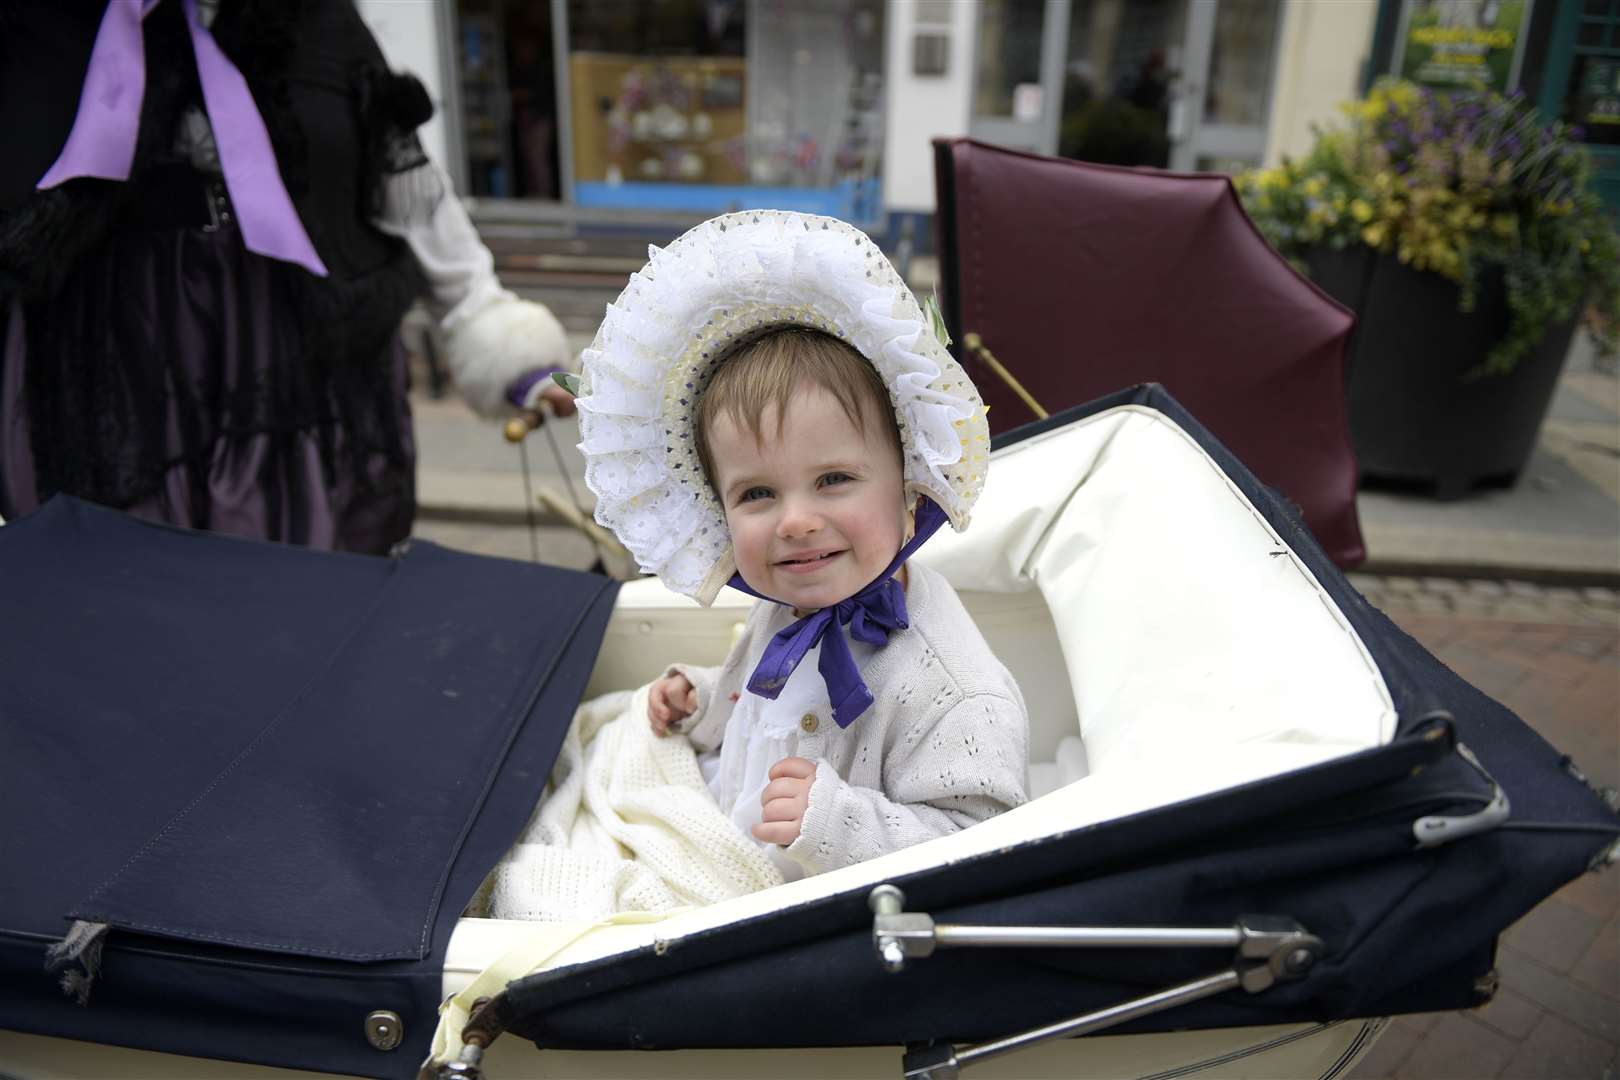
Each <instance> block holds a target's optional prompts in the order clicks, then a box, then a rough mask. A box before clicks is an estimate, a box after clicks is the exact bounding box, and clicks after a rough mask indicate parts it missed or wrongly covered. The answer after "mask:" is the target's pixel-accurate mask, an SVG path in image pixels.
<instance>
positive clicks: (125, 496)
mask: <svg viewBox="0 0 1620 1080" xmlns="http://www.w3.org/2000/svg"><path fill="white" fill-rule="evenodd" d="M7 7H8V10H7V11H5V12H3V13H0V115H3V116H4V118H5V128H6V130H7V131H8V139H7V142H8V150H9V153H8V154H7V155H6V156H5V160H3V161H0V516H3V517H7V518H10V517H15V516H18V515H21V514H25V513H27V512H28V511H30V510H32V509H33V508H34V507H35V506H37V505H38V504H39V503H41V502H42V501H44V500H45V499H47V498H49V497H50V496H51V495H53V494H55V493H57V492H67V493H71V494H73V495H77V496H80V497H82V498H86V499H90V500H93V501H95V502H98V503H102V504H105V505H108V506H114V507H118V508H121V509H125V510H128V511H130V512H132V513H134V514H137V515H139V516H142V517H146V518H151V519H154V520H160V521H167V522H171V523H174V524H178V525H184V526H189V527H194V528H200V529H211V530H217V531H221V532H228V533H233V534H236V535H240V536H248V537H257V538H263V539H271V540H279V541H286V542H290V543H297V544H308V545H312V546H317V547H324V548H337V549H343V550H349V551H362V552H378V553H381V552H386V551H387V550H388V549H389V547H390V546H391V545H393V544H394V543H396V542H398V541H400V540H402V539H404V538H405V537H406V536H407V535H408V534H409V532H410V528H411V523H412V518H413V515H414V510H415V482H414V467H415V463H414V446H413V441H412V434H411V422H410V412H409V406H408V400H407V394H406V391H407V386H406V369H405V363H404V356H403V352H402V350H401V349H400V347H399V345H398V342H397V337H396V330H397V327H398V324H399V320H400V317H401V316H402V315H403V314H404V312H405V310H406V308H407V307H408V306H409V305H410V303H411V301H412V300H413V298H414V297H415V296H416V295H417V294H418V293H419V292H420V291H421V290H422V287H423V283H422V280H421V276H420V273H419V271H418V269H417V267H416V264H415V261H414V259H413V258H412V256H411V255H410V252H409V250H408V249H407V248H406V247H405V245H404V244H403V243H402V242H400V241H398V240H397V239H394V238H391V237H388V236H385V235H383V234H382V233H381V232H379V231H378V230H377V229H375V228H374V227H372V225H371V224H370V222H371V221H372V220H373V219H374V218H375V216H376V214H377V213H378V209H379V207H380V206H381V198H382V191H383V187H384V185H386V184H389V183H391V182H393V181H394V180H395V179H397V178H398V177H400V176H401V175H402V174H406V173H409V172H411V171H413V170H417V169H421V168H422V167H423V166H425V158H424V157H423V156H422V154H421V149H420V146H419V144H418V143H417V142H416V139H415V136H414V134H413V132H414V130H415V128H416V127H417V126H418V125H419V124H420V123H421V122H422V121H424V120H425V119H427V117H428V116H429V115H430V114H431V110H432V106H431V103H430V102H429V101H428V99H427V95H426V93H425V92H424V91H423V90H422V88H421V86H420V84H419V83H417V82H416V81H415V80H414V79H411V78H409V77H408V76H396V75H391V74H390V73H389V71H388V69H387V66H386V63H385V61H384V59H383V56H382V54H381V52H380V50H379V49H378V47H377V44H376V42H375V40H374V39H373V38H372V36H371V34H370V33H369V31H367V29H366V27H365V25H364V24H363V23H362V22H361V20H360V17H359V15H358V13H357V12H356V11H355V9H354V6H353V4H352V2H351V0H291V2H289V0H225V2H224V3H223V4H222V5H221V7H220V9H219V12H218V15H217V18H216V19H215V20H214V23H213V27H212V30H213V33H214V36H215V38H216V40H217V41H218V42H219V44H220V45H221V47H222V48H223V49H224V51H225V52H226V54H227V55H228V56H229V57H230V58H231V59H232V61H233V62H234V63H235V64H236V65H237V66H238V67H239V68H240V69H241V71H242V73H243V75H244V76H245V77H246V78H247V81H248V85H249V87H250V88H251V90H252V92H253V96H254V99H255V101H256V102H257V104H258V106H259V109H260V112H261V113H262V115H263V116H264V119H265V122H266V126H267V127H268V129H269V132H270V136H271V142H272V145H273V147H274V149H275V153H276V159H277V163H278V165H279V167H280V171H281V174H282V177H283V180H284V182H285V184H286V186H287V189H288V191H289V193H290V194H291V196H292V198H293V202H294V205H295V207H296V208H297V210H298V214H299V217H300V219H301V220H302V221H303V223H304V227H305V229H306V231H307V232H308V233H309V236H310V239H311V240H312V241H313V243H314V246H315V249H316V251H317V252H318V253H319V254H320V257H321V260H322V261H323V262H324V263H325V265H326V266H327V268H328V270H329V271H330V275H329V276H328V277H326V278H320V277H317V276H315V275H313V274H311V273H309V272H308V271H306V270H304V269H302V268H301V267H298V266H296V265H293V264H290V263H284V262H279V261H277V260H273V259H269V258H266V257H263V256H260V255H257V254H254V253H252V252H250V251H248V250H246V248H244V247H243V245H242V240H241V237H240V234H239V233H238V231H237V229H236V226H235V222H234V214H233V213H232V208H231V205H230V199H229V196H228V193H227V192H226V189H225V185H224V184H223V182H222V181H221V178H220V176H219V175H218V172H217V169H210V168H209V167H208V164H207V162H204V163H203V164H202V165H201V166H199V164H198V163H197V159H198V156H199V154H198V150H197V144H198V140H197V139H196V137H195V133H196V128H197V127H198V126H199V125H198V117H199V116H200V115H201V114H200V110H199V109H198V107H197V106H198V103H199V102H200V101H201V95H200V89H199V83H198V78H197V73H196V67H195V63H194V61H193V58H192V50H191V44H190V41H189V38H188V34H187V30H186V27H185V23H184V16H183V12H182V9H181V5H180V3H179V2H178V0H168V2H165V3H162V4H160V5H159V6H158V7H157V8H156V9H155V10H153V11H152V13H151V14H150V15H149V16H148V17H147V19H146V21H145V24H144V33H145V49H146V69H147V90H146V94H145V97H144V99H143V103H142V112H141V126H140V135H139V139H138V145H137V150H136V157H135V162H134V167H133V169H132V172H131V176H130V179H129V181H128V182H125V183H116V182H111V181H104V180H96V179H77V180H71V181H68V182H67V183H66V184H63V185H61V186H60V187H57V188H55V189H52V190H48V191H36V190H34V185H35V183H36V182H37V181H38V179H39V178H40V177H41V176H42V175H43V174H44V172H45V170H46V169H47V168H48V167H49V166H50V164H51V162H52V161H54V160H55V158H56V156H57V154H58V153H59V152H60V150H61V147H62V145H63V143H64V142H65V140H66V138H67V135H68V132H69V130H70V129H71V127H72V123H73V117H74V115H75V113H76V110H77V103H78V97H79V91H80V87H81V85H82V83H83V81H84V74H85V69H86V67H87V64H88V59H89V55H90V48H91V44H92V43H93V41H94V39H95V34H96V29H97V27H98V26H99V24H100V20H101V16H102V13H103V10H104V8H105V3H104V0H21V2H20V3H18V4H15V5H7ZM188 130H189V131H190V133H191V136H192V137H191V139H190V141H189V142H188ZM201 141H202V143H203V145H204V146H205V148H206V147H207V146H209V145H211V139H209V137H208V134H207V131H206V128H205V129H204V131H203V135H202V138H201ZM423 171H426V170H423ZM421 197H422V198H423V199H432V198H435V197H442V193H439V195H437V196H436V195H435V194H434V193H432V192H427V191H424V192H422V193H421Z"/></svg>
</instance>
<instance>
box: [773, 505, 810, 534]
mask: <svg viewBox="0 0 1620 1080" xmlns="http://www.w3.org/2000/svg"><path fill="white" fill-rule="evenodd" d="M819 528H821V515H820V514H819V513H817V512H816V510H815V509H814V508H813V507H811V506H807V505H805V504H804V503H803V502H802V501H797V500H794V501H790V502H789V503H788V505H787V506H785V507H783V510H782V517H781V519H780V520H779V521H777V523H776V534H777V535H778V536H781V537H783V538H797V537H800V536H808V535H810V534H811V533H813V532H815V531H816V530H817V529H819Z"/></svg>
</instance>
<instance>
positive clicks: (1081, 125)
mask: <svg viewBox="0 0 1620 1080" xmlns="http://www.w3.org/2000/svg"><path fill="white" fill-rule="evenodd" d="M1280 18H1281V8H1280V3H1279V0H1073V2H1072V4H1070V5H1069V11H1068V12H1067V26H1066V28H1065V30H1066V41H1065V51H1064V55H1065V61H1064V64H1063V69H1062V73H1061V75H1062V82H1061V92H1060V98H1061V102H1062V105H1061V110H1060V115H1059V118H1058V122H1057V132H1056V135H1057V137H1056V140H1055V151H1056V152H1057V153H1059V154H1061V155H1063V156H1064V157H1072V158H1077V159H1079V160H1082V161H1094V162H1100V163H1103V164H1109V165H1150V166H1155V167H1158V168H1173V169H1188V170H1192V169H1215V170H1228V169H1233V168H1240V167H1243V166H1244V165H1247V164H1257V163H1258V162H1259V161H1260V158H1261V156H1262V155H1263V153H1264V150H1265V141H1266V140H1265V136H1266V121H1267V116H1268V114H1269V111H1270V100H1269V99H1270V88H1271V78H1272V72H1273V70H1274V68H1275V63H1276V43H1277V36H1278V35H1277V29H1278V24H1279V22H1280Z"/></svg>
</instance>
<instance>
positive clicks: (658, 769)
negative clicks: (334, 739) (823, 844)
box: [485, 686, 782, 921]
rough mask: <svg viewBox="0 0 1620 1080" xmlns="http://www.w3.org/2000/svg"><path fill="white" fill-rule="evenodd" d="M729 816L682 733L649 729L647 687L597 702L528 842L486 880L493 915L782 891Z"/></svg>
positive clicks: (564, 757)
mask: <svg viewBox="0 0 1620 1080" xmlns="http://www.w3.org/2000/svg"><path fill="white" fill-rule="evenodd" d="M781 883H782V875H781V873H780V872H779V871H778V870H777V869H776V867H775V866H773V865H772V864H771V860H770V858H769V857H768V856H767V855H766V854H765V852H764V850H763V849H762V848H761V847H760V846H759V845H758V844H757V843H755V842H754V840H753V838H752V837H750V836H748V835H747V834H745V833H744V832H743V831H742V830H740V829H739V828H737V826H736V825H734V824H733V823H732V822H731V820H730V818H728V817H727V816H726V815H725V814H723V813H721V812H720V808H719V806H718V805H716V803H715V801H714V797H713V796H712V795H710V794H709V789H708V786H707V785H706V784H705V783H704V782H703V775H702V773H701V772H700V771H699V769H698V763H697V755H696V753H695V752H694V751H693V750H692V746H691V744H690V743H689V742H687V740H686V737H685V736H682V735H669V736H665V737H664V738H659V737H658V736H656V735H654V734H653V733H652V728H651V725H650V724H649V723H648V722H647V687H645V686H644V687H642V688H641V689H639V690H636V691H628V690H624V691H619V692H617V693H612V694H605V695H603V696H602V697H599V698H595V699H593V700H591V701H587V702H586V703H585V704H583V705H581V706H580V707H579V711H578V712H576V713H575V714H574V722H573V723H572V724H571V725H570V726H569V729H568V734H567V736H566V737H564V739H563V744H562V750H561V752H560V753H559V754H558V756H557V763H556V765H555V766H553V768H552V772H551V780H550V783H549V784H548V785H547V789H546V792H545V795H544V796H543V797H542V798H541V800H540V805H539V807H538V808H537V809H536V810H535V813H534V816H533V817H532V818H530V819H529V824H528V825H527V826H526V827H525V828H524V830H523V835H522V836H520V837H518V841H517V843H516V844H515V845H513V847H512V850H511V851H509V852H508V853H507V855H506V857H505V858H504V859H502V860H501V862H500V863H499V864H497V865H496V867H495V869H494V870H493V871H492V872H491V873H490V877H489V880H488V881H487V882H486V883H485V890H486V891H487V914H488V916H489V917H490V918H493V919H528V920H548V921H555V920H574V919H595V918H601V917H602V916H604V915H611V914H614V913H617V912H622V911H668V910H671V909H673V908H677V907H686V906H690V905H697V904H712V903H714V902H716V901H719V900H726V899H730V898H731V897H734V896H741V895H742V894H744V893H750V892H754V891H756V890H759V889H765V888H769V887H770V886H772V885H780V884H781Z"/></svg>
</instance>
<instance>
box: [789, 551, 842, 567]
mask: <svg viewBox="0 0 1620 1080" xmlns="http://www.w3.org/2000/svg"><path fill="white" fill-rule="evenodd" d="M842 554H843V551H842V550H837V551H821V552H811V553H810V554H807V555H799V556H796V557H794V558H791V559H778V560H777V562H776V565H777V566H783V567H788V568H790V569H795V570H798V569H806V570H807V569H809V568H811V567H814V566H818V565H820V564H821V563H824V562H827V561H828V560H829V559H832V558H834V557H836V556H838V555H842Z"/></svg>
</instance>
